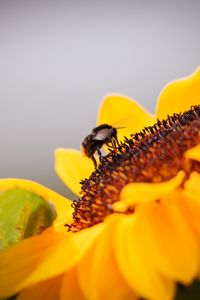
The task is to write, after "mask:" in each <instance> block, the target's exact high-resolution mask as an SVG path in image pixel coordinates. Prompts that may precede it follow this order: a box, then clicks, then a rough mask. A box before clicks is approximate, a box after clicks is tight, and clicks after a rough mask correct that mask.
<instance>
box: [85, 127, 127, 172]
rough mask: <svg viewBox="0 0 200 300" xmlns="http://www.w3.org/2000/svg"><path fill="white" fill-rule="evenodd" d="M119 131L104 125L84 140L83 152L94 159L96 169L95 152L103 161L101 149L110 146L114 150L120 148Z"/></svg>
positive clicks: (96, 128)
mask: <svg viewBox="0 0 200 300" xmlns="http://www.w3.org/2000/svg"><path fill="white" fill-rule="evenodd" d="M120 128H121V127H120ZM117 129H119V128H115V127H113V126H111V125H108V124H102V125H100V126H97V127H95V128H94V129H93V130H92V132H91V133H90V134H89V135H87V136H86V137H85V138H84V140H83V142H82V150H83V152H84V154H85V155H86V156H87V157H89V158H91V159H92V161H93V163H94V167H95V169H97V161H96V159H95V157H94V154H95V152H97V154H98V155H99V158H100V160H101V158H102V153H101V150H100V149H101V147H102V146H103V145H107V146H109V144H111V146H112V147H113V148H116V147H117V146H119V142H118V139H117Z"/></svg>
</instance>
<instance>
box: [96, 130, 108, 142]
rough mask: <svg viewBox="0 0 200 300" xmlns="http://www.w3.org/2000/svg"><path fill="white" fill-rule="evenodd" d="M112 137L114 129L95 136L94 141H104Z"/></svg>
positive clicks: (102, 131)
mask: <svg viewBox="0 0 200 300" xmlns="http://www.w3.org/2000/svg"><path fill="white" fill-rule="evenodd" d="M111 135H112V128H104V129H101V130H99V132H98V133H97V134H96V135H95V136H94V140H97V141H103V140H105V139H107V138H109V137H110V136H111Z"/></svg>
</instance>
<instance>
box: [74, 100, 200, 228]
mask: <svg viewBox="0 0 200 300" xmlns="http://www.w3.org/2000/svg"><path fill="white" fill-rule="evenodd" d="M199 143H200V105H198V106H193V107H192V108H191V109H190V110H188V111H186V112H184V113H180V114H174V115H172V116H168V118H167V119H165V120H162V121H160V120H157V122H156V123H155V124H154V125H153V126H151V127H145V128H144V129H143V130H142V131H141V132H139V133H136V134H134V135H131V136H130V138H127V137H125V138H124V141H123V142H122V143H121V144H120V145H119V147H115V148H113V149H111V150H110V152H109V153H108V154H107V155H106V156H105V157H103V158H102V160H101V163H100V165H99V167H98V168H97V169H96V170H95V171H94V172H93V173H92V174H91V176H90V177H89V178H88V179H85V180H83V181H82V182H81V184H82V187H81V194H82V197H81V198H80V199H79V200H78V201H74V202H73V204H72V207H73V208H74V213H73V223H72V224H71V225H70V226H69V230H70V231H73V232H76V231H79V230H82V229H84V228H87V227H90V226H93V225H95V224H98V223H100V222H103V221H104V219H105V218H106V217H107V216H109V215H110V214H112V213H113V212H114V211H113V209H112V204H113V203H114V202H116V201H118V200H119V194H120V191H121V190H122V188H123V187H124V186H125V185H126V184H128V183H131V182H149V183H159V182H163V181H166V180H169V179H171V178H172V177H174V176H176V175H177V173H178V171H180V170H184V171H185V174H186V178H188V177H189V175H190V173H191V172H192V171H196V172H199V173H200V163H199V162H197V161H194V160H190V159H188V158H186V157H185V156H184V153H185V151H187V150H189V149H190V148H192V147H194V146H196V145H198V144H199ZM126 213H134V208H133V209H129V210H128V211H127V212H126Z"/></svg>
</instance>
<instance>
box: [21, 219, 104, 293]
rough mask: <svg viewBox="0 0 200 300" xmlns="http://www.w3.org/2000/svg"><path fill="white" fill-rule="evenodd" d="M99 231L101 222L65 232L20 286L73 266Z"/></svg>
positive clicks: (53, 275)
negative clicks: (73, 231)
mask: <svg viewBox="0 0 200 300" xmlns="http://www.w3.org/2000/svg"><path fill="white" fill-rule="evenodd" d="M101 231H102V224H99V225H96V226H93V227H91V228H89V229H85V230H82V231H80V232H78V233H74V234H68V235H67V234H66V238H64V239H63V240H62V241H60V242H59V243H58V244H57V245H55V246H54V247H52V248H50V249H49V251H48V253H46V255H45V258H43V260H42V261H41V263H40V264H39V265H38V266H37V268H36V269H35V270H34V271H33V272H32V274H31V275H30V276H29V277H28V278H27V279H26V280H25V281H24V282H23V283H22V285H21V287H26V286H29V285H32V284H34V283H37V282H39V281H42V280H46V279H49V278H51V277H55V276H57V275H60V274H62V273H63V272H66V271H68V270H70V269H71V268H73V267H74V266H75V265H76V264H77V263H78V262H79V261H80V260H81V258H82V257H83V255H84V254H85V253H86V252H87V251H88V250H89V248H90V247H91V246H92V245H93V243H94V242H95V240H96V238H97V237H98V235H99V234H100V233H101Z"/></svg>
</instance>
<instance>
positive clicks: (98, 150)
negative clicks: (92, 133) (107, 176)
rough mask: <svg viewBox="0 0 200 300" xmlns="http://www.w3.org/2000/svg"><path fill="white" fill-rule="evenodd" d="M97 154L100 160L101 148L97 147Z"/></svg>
mask: <svg viewBox="0 0 200 300" xmlns="http://www.w3.org/2000/svg"><path fill="white" fill-rule="evenodd" d="M97 154H98V155H99V160H100V161H101V160H102V153H101V150H100V149H99V148H98V149H97Z"/></svg>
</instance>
